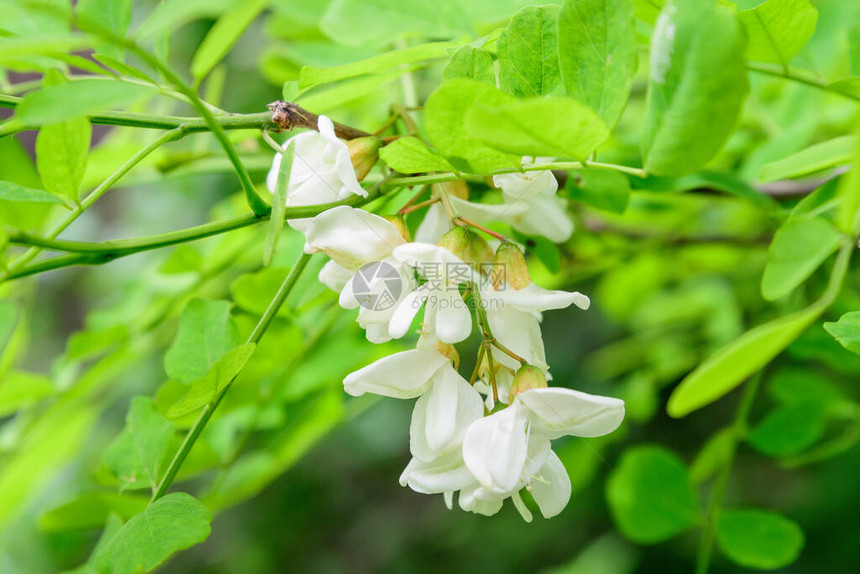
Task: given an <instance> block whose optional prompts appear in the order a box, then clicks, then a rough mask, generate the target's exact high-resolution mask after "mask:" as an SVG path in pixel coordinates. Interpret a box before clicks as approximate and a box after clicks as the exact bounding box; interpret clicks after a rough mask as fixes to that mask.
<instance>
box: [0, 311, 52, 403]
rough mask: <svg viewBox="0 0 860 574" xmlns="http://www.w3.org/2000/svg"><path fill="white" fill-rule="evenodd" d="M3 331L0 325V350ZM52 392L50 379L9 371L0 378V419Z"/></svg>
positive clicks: (2, 345)
mask: <svg viewBox="0 0 860 574" xmlns="http://www.w3.org/2000/svg"><path fill="white" fill-rule="evenodd" d="M0 313H2V311H0ZM0 322H2V319H0ZM5 331H6V330H5V329H4V326H3V325H0V349H5V348H6V347H5V341H4V339H5V337H4V334H5ZM10 332H11V331H10ZM54 392H55V391H54V385H53V384H52V383H51V379H49V378H48V377H46V376H44V375H39V374H36V373H27V372H25V371H10V372H8V373H6V374H5V375H3V376H2V377H0V417H5V416H6V415H8V414H11V413H14V412H15V411H17V410H18V409H21V408H26V407H29V406H32V405H34V404H36V403H38V402H39V401H41V400H42V399H44V398H47V397H49V396H51V395H53V394H54Z"/></svg>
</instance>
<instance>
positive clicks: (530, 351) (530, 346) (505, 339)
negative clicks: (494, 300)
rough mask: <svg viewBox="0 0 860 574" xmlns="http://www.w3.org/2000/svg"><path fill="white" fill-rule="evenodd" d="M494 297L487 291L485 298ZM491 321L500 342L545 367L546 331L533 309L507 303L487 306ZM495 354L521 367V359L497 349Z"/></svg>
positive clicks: (509, 366) (540, 366) (512, 365)
mask: <svg viewBox="0 0 860 574" xmlns="http://www.w3.org/2000/svg"><path fill="white" fill-rule="evenodd" d="M489 297H493V295H492V294H489V295H486V296H485V300H488V301H489V300H490V299H488V298H489ZM487 321H488V322H489V323H490V329H492V331H493V335H494V336H495V337H496V338H497V339H498V340H499V342H500V343H501V344H502V345H504V346H505V347H507V348H509V349H510V350H511V351H513V352H514V353H516V354H517V355H519V356H520V357H522V358H524V359H525V360H526V361H528V363H529V364H531V365H535V366H536V367H539V368H541V369H545V368H546V366H547V365H546V354H545V351H544V345H543V335H542V334H541V330H540V323H539V322H538V320H537V318H536V317H535V315H534V314H533V313H527V312H524V311H520V310H518V309H516V308H515V307H514V306H512V305H504V303H502V305H501V306H499V307H496V308H493V307H490V308H488V309H487ZM493 357H494V358H496V359H497V360H498V361H499V362H500V363H501V364H503V365H505V366H506V367H508V368H510V369H518V368H519V366H520V365H519V363H518V362H517V361H516V360H514V359H513V358H511V357H509V356H508V355H506V354H504V353H502V352H500V351H499V352H494V353H493Z"/></svg>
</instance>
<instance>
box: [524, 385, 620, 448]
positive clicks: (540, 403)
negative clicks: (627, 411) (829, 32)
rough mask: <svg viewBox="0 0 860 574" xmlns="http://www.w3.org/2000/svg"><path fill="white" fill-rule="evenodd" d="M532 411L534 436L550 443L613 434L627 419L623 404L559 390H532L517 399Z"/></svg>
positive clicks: (607, 398) (598, 396)
mask: <svg viewBox="0 0 860 574" xmlns="http://www.w3.org/2000/svg"><path fill="white" fill-rule="evenodd" d="M514 402H515V403H517V402H521V403H522V404H523V405H525V406H526V407H528V409H529V410H530V411H531V415H530V416H529V420H530V421H531V432H532V433H535V434H540V435H541V436H545V437H546V438H549V439H555V438H559V437H562V436H565V435H571V436H582V437H594V436H601V435H605V434H608V433H611V432H612V431H614V430H615V429H617V428H618V426H619V425H620V424H621V421H622V420H623V419H624V401H622V400H621V399H616V398H613V397H603V396H600V395H590V394H588V393H582V392H579V391H574V390H573V389H565V388H560V387H549V388H545V389H529V390H528V391H525V392H522V393H520V394H519V395H517V398H516V400H515V401H514Z"/></svg>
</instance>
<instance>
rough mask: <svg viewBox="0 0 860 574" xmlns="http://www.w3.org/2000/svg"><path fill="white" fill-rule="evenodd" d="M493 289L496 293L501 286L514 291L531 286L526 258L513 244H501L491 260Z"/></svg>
mask: <svg viewBox="0 0 860 574" xmlns="http://www.w3.org/2000/svg"><path fill="white" fill-rule="evenodd" d="M493 267H494V269H493V289H495V290H496V291H498V290H499V289H500V288H501V287H502V284H503V283H504V284H505V285H510V286H511V287H513V288H514V289H517V290H519V289H522V288H523V287H526V286H527V285H529V284H531V282H532V279H531V277H530V276H529V269H528V267H527V266H526V258H525V256H524V255H523V252H522V251H520V248H519V247H517V246H516V245H514V244H513V243H508V242H505V243H502V244H501V245H499V249H498V250H497V251H496V257H495V258H494V259H493Z"/></svg>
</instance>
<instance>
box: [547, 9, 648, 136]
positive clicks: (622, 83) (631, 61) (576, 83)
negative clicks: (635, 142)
mask: <svg viewBox="0 0 860 574" xmlns="http://www.w3.org/2000/svg"><path fill="white" fill-rule="evenodd" d="M634 22H635V20H634V9H633V2H632V1H631V0H567V1H566V2H565V3H564V4H562V7H561V12H559V15H558V61H559V68H560V70H561V78H562V80H563V81H564V87H565V89H566V90H567V95H568V96H570V97H572V98H573V99H575V100H577V101H580V102H582V103H583V104H585V105H587V106H588V107H590V108H591V109H593V110H595V111H596V112H597V113H598V114H599V115H600V117H601V118H603V121H604V122H605V123H606V125H607V126H609V127H610V128H612V127H613V126H614V125H615V124H616V123H618V120H619V118H620V117H621V113H622V111H623V110H624V104H625V103H627V98H628V97H629V95H630V87H631V86H632V85H633V79H634V78H635V76H636V67H637V65H638V60H639V56H638V54H637V48H636V30H635V26H634Z"/></svg>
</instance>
